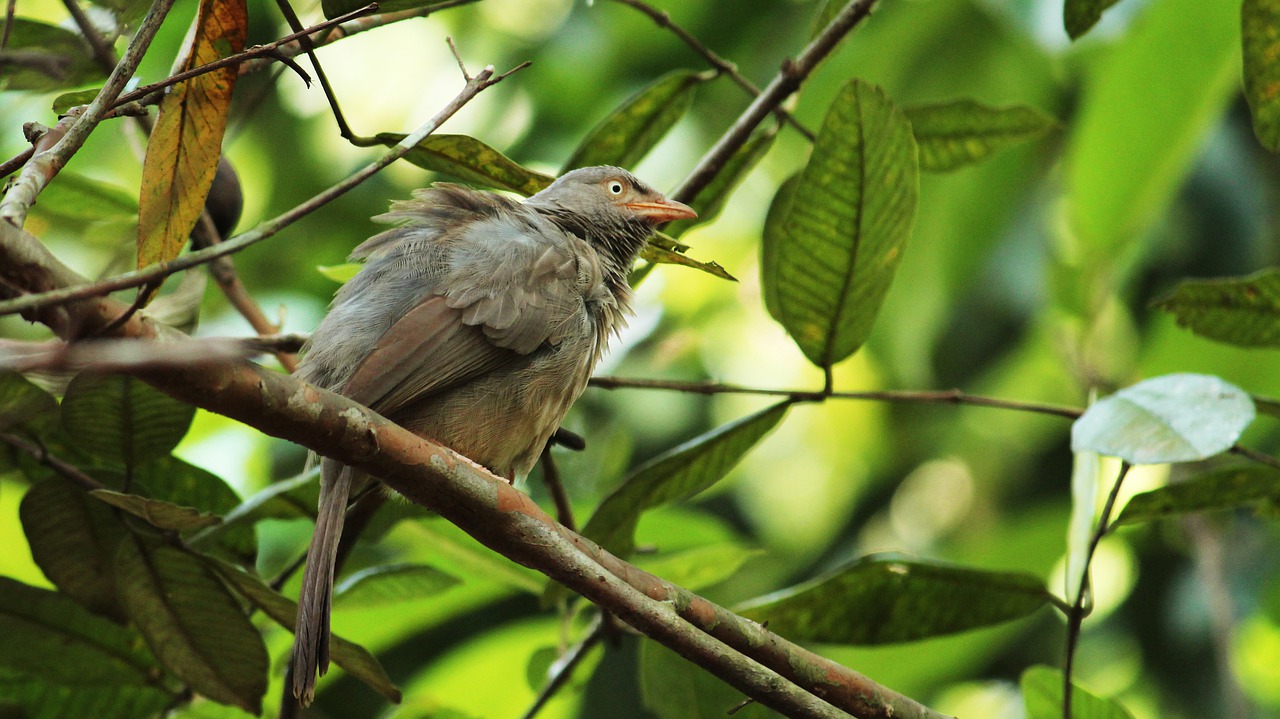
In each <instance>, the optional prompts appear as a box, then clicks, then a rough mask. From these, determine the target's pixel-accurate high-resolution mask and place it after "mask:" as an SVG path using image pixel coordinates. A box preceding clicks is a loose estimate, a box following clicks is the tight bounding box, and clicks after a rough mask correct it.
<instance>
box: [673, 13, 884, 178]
mask: <svg viewBox="0 0 1280 719" xmlns="http://www.w3.org/2000/svg"><path fill="white" fill-rule="evenodd" d="M875 3H876V0H851V2H850V3H849V4H848V5H846V6H845V7H844V9H843V10H841V11H840V12H839V13H838V14H837V15H836V16H835V17H834V18H832V20H831V22H830V23H828V24H827V26H826V27H825V28H823V30H822V32H820V33H818V36H817V37H815V38H814V39H813V41H812V42H810V43H809V44H808V45H807V46H806V47H805V49H804V50H802V51H801V52H800V55H799V56H797V57H796V59H795V60H787V61H785V62H783V63H782V69H781V70H780V71H779V72H778V74H777V75H775V76H774V78H773V81H772V82H770V83H769V85H768V86H767V87H765V88H764V90H762V91H761V92H760V94H759V95H758V96H757V97H756V99H755V102H753V103H751V105H749V106H748V107H747V109H746V110H743V112H742V114H741V115H740V116H739V117H738V119H737V121H736V122H734V123H733V126H732V127H730V128H729V129H728V131H726V132H725V133H724V134H723V135H721V136H720V140H719V141H718V142H716V144H715V146H714V147H712V148H711V149H710V150H708V151H707V153H706V154H705V155H703V156H702V159H701V160H700V161H699V162H698V164H697V166H695V167H694V168H693V171H692V172H691V173H689V176H688V177H686V178H685V180H684V182H682V183H681V184H680V187H678V188H676V190H675V192H673V193H672V196H673V197H674V198H675V199H677V200H679V201H681V202H688V201H689V200H691V199H692V198H693V197H694V196H696V195H697V194H698V192H699V191H701V190H702V188H704V187H706V186H707V184H709V183H710V182H711V180H712V179H714V178H715V176H716V175H717V174H718V173H719V172H720V170H721V168H723V167H724V165H725V163H726V162H728V161H729V158H731V157H733V153H734V152H737V150H738V148H740V147H742V146H743V145H744V144H745V143H746V142H747V140H748V139H750V137H751V133H752V132H753V131H754V130H755V129H756V126H757V125H759V124H760V121H761V120H764V118H766V117H768V116H769V115H770V114H771V113H772V112H773V111H774V110H776V109H777V108H778V107H779V106H781V105H782V102H783V101H784V100H786V99H787V98H788V97H790V96H791V95H792V94H793V93H794V92H795V91H796V90H799V89H800V85H801V84H802V83H803V82H804V81H805V79H806V78H808V77H809V74H810V73H812V72H813V71H814V69H815V68H817V67H818V64H819V63H820V62H822V60H823V58H825V57H826V56H827V55H828V54H830V53H831V51H832V50H834V49H835V48H836V45H837V44H839V42H840V40H841V39H842V38H843V37H844V36H845V35H847V34H848V33H849V31H850V30H852V29H853V28H854V26H856V25H857V24H858V23H859V22H861V21H862V20H863V18H865V17H866V16H867V15H868V14H870V13H871V8H872V7H873V6H874V5H875Z"/></svg>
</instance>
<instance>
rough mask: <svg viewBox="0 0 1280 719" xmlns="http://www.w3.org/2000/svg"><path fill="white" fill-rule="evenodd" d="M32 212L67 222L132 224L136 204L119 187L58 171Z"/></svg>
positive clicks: (135, 214)
mask: <svg viewBox="0 0 1280 719" xmlns="http://www.w3.org/2000/svg"><path fill="white" fill-rule="evenodd" d="M32 213H33V214H38V215H44V216H47V217H51V218H57V219H59V220H66V221H70V222H134V221H136V220H137V217H138V201H137V200H136V199H134V198H133V196H132V195H131V194H129V192H127V191H126V190H125V189H124V188H122V187H120V186H119V185H116V184H113V183H109V182H102V181H101V180H95V179H92V178H89V177H85V176H84V175H77V174H75V173H72V172H60V173H58V177H57V179H56V180H54V181H53V182H51V183H49V186H48V187H46V188H45V190H44V192H42V193H40V202H39V203H38V204H36V206H35V207H33V208H32Z"/></svg>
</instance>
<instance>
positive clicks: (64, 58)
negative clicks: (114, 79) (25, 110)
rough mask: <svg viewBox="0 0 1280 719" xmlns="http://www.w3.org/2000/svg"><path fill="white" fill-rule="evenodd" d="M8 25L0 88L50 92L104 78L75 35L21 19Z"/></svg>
mask: <svg viewBox="0 0 1280 719" xmlns="http://www.w3.org/2000/svg"><path fill="white" fill-rule="evenodd" d="M10 22H11V23H12V24H11V25H10V26H9V28H10V30H9V33H10V34H9V43H8V45H6V46H5V48H4V49H3V50H0V89H3V90H34V91H36V92H50V91H53V90H62V89H65V88H71V87H76V86H78V85H84V84H86V83H89V82H93V81H95V80H100V79H102V78H103V77H105V76H106V75H105V73H103V71H102V70H101V69H100V68H99V67H98V64H97V63H96V62H94V61H93V58H92V56H91V55H90V51H89V45H88V44H87V43H86V42H85V41H84V38H82V37H81V36H80V35H79V34H78V33H74V32H72V31H70V30H66V29H63V28H60V27H57V26H56V25H47V24H45V23H42V22H36V21H34V20H26V19H23V18H11V19H10Z"/></svg>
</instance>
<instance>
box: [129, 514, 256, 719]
mask: <svg viewBox="0 0 1280 719" xmlns="http://www.w3.org/2000/svg"><path fill="white" fill-rule="evenodd" d="M116 591H117V592H118V594H119V595H120V600H121V602H122V603H123V604H124V606H125V609H126V611H127V612H128V614H129V617H130V618H131V619H132V620H133V622H134V624H136V625H137V627H138V629H139V630H140V631H141V632H142V635H143V636H144V637H146V640H147V646H149V647H150V648H151V651H152V652H153V653H155V655H156V657H157V658H159V659H160V662H161V664H163V665H164V667H165V668H166V669H168V670H169V671H171V672H173V673H174V674H175V675H176V676H178V677H179V678H180V679H182V681H184V682H185V683H186V684H187V685H188V686H190V687H191V689H192V690H194V691H196V692H199V693H200V694H203V695H205V696H207V697H209V698H210V699H213V700H215V701H219V702H222V703H224V704H231V705H233V706H238V707H240V708H241V709H244V710H245V711H247V712H250V713H253V714H257V713H259V712H260V711H261V709H262V696H263V694H265V693H266V690H267V650H266V647H264V646H263V644H262V636H261V635H260V634H259V633H258V630H257V629H255V628H254V626H253V624H251V623H250V622H249V620H248V618H247V617H245V615H244V612H243V611H242V610H241V608H240V605H239V603H238V602H236V600H235V598H234V597H232V596H231V595H230V594H229V593H228V592H227V589H226V587H225V586H224V585H223V584H222V582H220V581H218V579H217V577H215V576H214V575H213V573H212V572H211V571H210V570H209V569H208V567H207V566H206V565H205V563H204V562H203V561H201V560H200V558H199V557H197V556H195V555H193V554H190V553H188V552H185V551H183V550H181V549H178V548H176V547H172V546H169V545H165V544H150V543H147V542H144V541H143V540H139V539H133V540H127V541H124V542H122V543H121V544H120V549H119V551H118V552H117V553H116Z"/></svg>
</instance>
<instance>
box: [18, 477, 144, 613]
mask: <svg viewBox="0 0 1280 719" xmlns="http://www.w3.org/2000/svg"><path fill="white" fill-rule="evenodd" d="M18 516H19V517H20V519H21V520H22V530H23V532H24V533H26V536H27V544H28V545H30V547H31V557H32V559H34V560H35V562H36V565H37V566H39V567H40V571H42V572H44V576H46V577H48V579H49V581H50V582H53V584H54V586H56V587H57V588H58V589H60V590H61V591H62V592H63V593H64V594H65V595H67V596H68V597H70V598H72V599H74V600H75V601H76V602H79V603H80V605H81V606H84V607H85V608H87V609H88V610H89V611H92V612H94V613H96V614H101V615H103V616H106V617H111V618H112V619H115V620H117V621H120V622H123V621H124V620H125V619H126V618H127V615H126V614H125V611H124V609H123V608H122V607H121V606H120V601H119V599H117V597H116V584H115V568H114V562H115V552H116V546H117V545H118V544H119V543H120V540H121V539H123V538H124V537H125V534H126V532H125V528H124V525H122V524H121V523H120V520H118V519H117V518H116V516H115V515H114V514H113V513H112V512H111V510H110V509H108V508H107V507H106V506H104V505H103V504H101V503H100V502H95V501H93V500H91V499H90V498H89V496H88V495H87V494H85V492H84V491H83V490H81V489H77V488H76V487H73V486H71V484H70V483H69V482H67V481H66V480H64V479H62V478H61V477H54V478H51V479H46V480H44V481H41V482H37V483H36V484H34V485H32V486H31V488H30V489H28V490H27V493H26V494H25V495H24V496H23V497H22V504H21V505H19V508H18Z"/></svg>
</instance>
